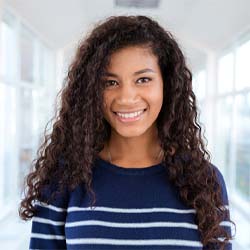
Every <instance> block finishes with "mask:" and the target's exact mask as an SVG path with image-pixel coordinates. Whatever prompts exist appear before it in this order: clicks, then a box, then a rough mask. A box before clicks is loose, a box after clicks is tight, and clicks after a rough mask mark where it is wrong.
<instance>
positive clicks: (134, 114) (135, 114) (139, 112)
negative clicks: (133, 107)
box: [116, 110, 143, 118]
mask: <svg viewBox="0 0 250 250" xmlns="http://www.w3.org/2000/svg"><path fill="white" fill-rule="evenodd" d="M142 113H143V110H140V111H137V112H134V113H127V114H122V113H118V112H117V113H116V114H117V115H119V116H120V117H122V118H134V117H136V116H139V115H141V114H142Z"/></svg>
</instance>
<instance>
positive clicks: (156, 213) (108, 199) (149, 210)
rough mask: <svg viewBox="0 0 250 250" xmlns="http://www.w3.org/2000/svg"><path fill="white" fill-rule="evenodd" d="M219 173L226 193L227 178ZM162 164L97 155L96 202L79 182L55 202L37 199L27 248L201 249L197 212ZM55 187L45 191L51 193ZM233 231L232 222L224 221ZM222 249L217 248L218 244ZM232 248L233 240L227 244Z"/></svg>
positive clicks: (111, 249)
mask: <svg viewBox="0 0 250 250" xmlns="http://www.w3.org/2000/svg"><path fill="white" fill-rule="evenodd" d="M212 166H213V167H215V169H216V173H217V176H218V178H219V181H220V183H221V186H222V190H223V200H224V202H225V204H226V205H228V196H227V191H226V187H225V182H224V179H223V176H222V175H221V173H220V171H219V170H218V168H217V167H216V166H214V165H212ZM166 175H167V171H166V167H165V165H164V164H163V163H161V164H156V165H152V166H150V167H145V168H124V167H121V166H117V165H114V164H111V163H109V162H107V161H105V160H103V159H101V158H99V157H98V158H97V159H96V161H95V163H94V168H93V188H94V191H95V193H96V199H97V201H96V204H95V206H94V207H92V208H91V207H89V204H90V203H89V202H90V200H91V199H90V197H89V196H88V195H87V193H85V192H84V190H85V189H84V185H79V186H78V187H77V188H76V189H74V190H73V191H71V192H64V194H60V195H57V197H56V199H55V200H54V201H52V203H50V204H49V205H48V204H45V203H43V202H37V203H36V208H37V212H36V213H35V216H34V217H33V218H32V228H31V238H30V246H29V248H30V249H32V250H34V249H78V250H79V249H93V250H97V249H98V250H103V249H106V250H107V249H108V250H113V249H119V250H125V249H130V250H132V249H133V250H139V249H140V250H142V249H143V250H145V249H147V250H159V249H161V250H163V249H164V250H177V249H178V250H201V249H205V248H203V245H202V243H201V241H200V233H199V231H198V227H197V224H196V223H195V213H196V212H195V210H194V209H191V208H189V207H187V206H186V205H185V204H184V203H183V202H182V201H181V199H180V197H179V193H178V191H177V190H176V189H175V188H174V187H173V185H171V184H170V183H169V182H168V180H167V176H166ZM51 191H52V188H50V189H47V190H46V191H45V192H44V195H45V196H46V195H48V194H49V193H50V192H51ZM221 226H223V227H226V229H227V230H229V232H231V228H230V225H229V224H228V221H223V222H221ZM214 249H218V248H216V247H215V248H214ZM226 249H228V250H231V249H232V245H231V243H228V244H227V248H226Z"/></svg>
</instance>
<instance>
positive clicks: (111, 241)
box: [66, 238, 203, 247]
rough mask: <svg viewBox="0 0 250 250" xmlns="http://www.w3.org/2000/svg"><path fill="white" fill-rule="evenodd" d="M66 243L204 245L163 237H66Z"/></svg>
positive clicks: (197, 242)
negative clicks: (122, 238) (144, 238)
mask: <svg viewBox="0 0 250 250" xmlns="http://www.w3.org/2000/svg"><path fill="white" fill-rule="evenodd" d="M66 243H67V244H69V245H74V244H111V245H132V246H135V245H142V246H145V245H173V246H192V247H196V246H197V247H199V246H203V245H202V243H201V242H199V241H191V240H174V239H173V240H172V239H167V240H162V239H154V240H117V239H100V238H86V239H84V238H80V239H66Z"/></svg>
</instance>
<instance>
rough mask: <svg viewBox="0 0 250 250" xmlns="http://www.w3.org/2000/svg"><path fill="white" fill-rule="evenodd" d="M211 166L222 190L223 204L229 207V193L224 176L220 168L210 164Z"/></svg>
mask: <svg viewBox="0 0 250 250" xmlns="http://www.w3.org/2000/svg"><path fill="white" fill-rule="evenodd" d="M210 166H211V168H212V170H213V172H214V173H215V176H216V179H217V181H218V184H219V187H220V188H221V191H222V198H223V203H224V204H225V205H228V192H227V187H226V183H225V179H224V176H223V175H222V173H221V171H220V170H219V168H218V167H217V166H216V165H214V164H212V163H210Z"/></svg>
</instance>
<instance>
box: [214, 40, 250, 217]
mask: <svg viewBox="0 0 250 250" xmlns="http://www.w3.org/2000/svg"><path fill="white" fill-rule="evenodd" d="M249 63H250V40H248V41H246V42H244V43H242V44H240V45H238V46H236V47H234V48H232V49H231V50H230V51H229V52H228V53H227V54H225V55H223V56H221V57H220V58H219V61H218V93H217V95H216V98H215V100H216V124H217V126H216V128H217V129H216V143H215V145H216V161H217V163H218V165H221V166H222V168H223V170H224V174H225V176H226V180H227V181H228V187H229V189H230V191H231V192H232V193H234V194H235V196H234V197H235V199H237V202H236V203H238V202H239V199H240V202H241V204H242V206H241V208H242V209H243V210H244V211H245V213H246V214H247V213H248V214H250V213H249V209H250V204H249V201H250V75H249V69H248V68H249Z"/></svg>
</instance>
